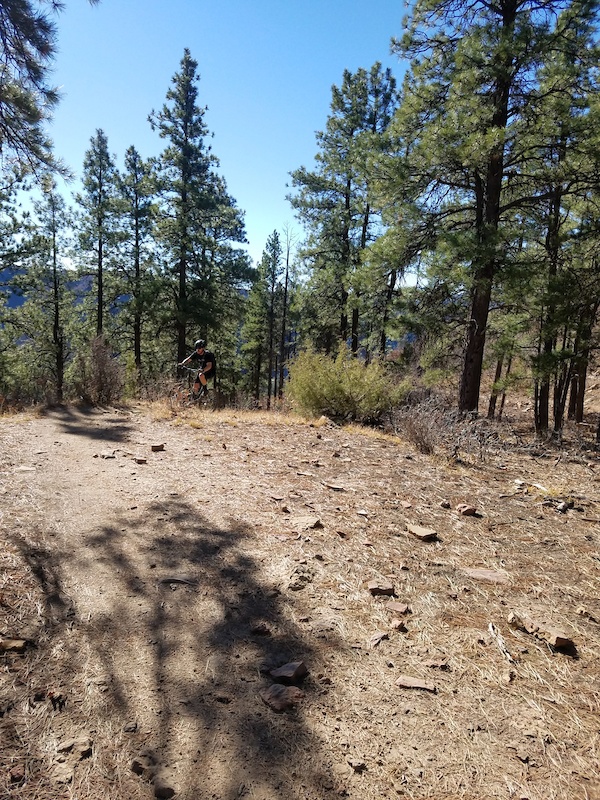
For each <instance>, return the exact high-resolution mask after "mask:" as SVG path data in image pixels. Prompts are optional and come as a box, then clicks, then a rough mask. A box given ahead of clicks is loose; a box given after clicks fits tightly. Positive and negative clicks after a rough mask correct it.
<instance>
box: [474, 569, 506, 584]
mask: <svg viewBox="0 0 600 800" xmlns="http://www.w3.org/2000/svg"><path fill="white" fill-rule="evenodd" d="M463 572H464V573H465V575H468V576H469V578H473V580H475V581H486V582H487V583H508V582H509V580H508V576H507V575H505V574H504V573H502V572H498V570H495V569H484V568H482V567H465V568H464V569H463Z"/></svg>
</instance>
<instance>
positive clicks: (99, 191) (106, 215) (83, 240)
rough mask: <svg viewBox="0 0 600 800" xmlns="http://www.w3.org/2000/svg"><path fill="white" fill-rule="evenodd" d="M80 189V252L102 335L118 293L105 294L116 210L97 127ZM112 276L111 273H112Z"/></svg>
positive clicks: (112, 177)
mask: <svg viewBox="0 0 600 800" xmlns="http://www.w3.org/2000/svg"><path fill="white" fill-rule="evenodd" d="M82 184H83V191H82V193H81V194H79V195H78V196H77V202H78V203H79V205H80V207H81V208H82V211H83V213H82V216H81V218H80V220H79V222H80V234H79V239H80V244H81V249H82V251H83V252H87V253H89V254H90V257H89V260H88V263H87V266H88V267H89V269H90V271H91V274H93V275H94V277H95V281H96V336H97V337H100V336H102V334H103V332H104V326H105V316H106V311H107V307H111V306H112V303H113V302H114V300H115V298H116V297H117V296H118V294H119V291H118V289H114V288H113V289H112V291H111V292H109V296H108V298H107V295H106V292H105V288H106V287H105V283H106V278H107V276H108V277H109V278H110V276H109V269H110V267H111V266H112V264H111V258H112V256H113V254H114V253H115V252H116V245H117V241H118V236H117V232H116V228H115V222H116V212H117V204H116V202H117V169H116V165H115V160H114V157H113V156H112V155H111V154H110V153H109V150H108V139H107V137H106V134H105V133H104V131H102V130H100V129H98V130H97V131H96V134H95V136H93V137H92V138H91V139H90V148H89V150H88V151H87V152H86V154H85V159H84V162H83V180H82ZM113 277H114V274H113Z"/></svg>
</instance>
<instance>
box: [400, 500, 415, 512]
mask: <svg viewBox="0 0 600 800" xmlns="http://www.w3.org/2000/svg"><path fill="white" fill-rule="evenodd" d="M400 505H401V506H402V508H405V509H407V510H408V509H409V508H412V503H409V502H408V500H401V501H400Z"/></svg>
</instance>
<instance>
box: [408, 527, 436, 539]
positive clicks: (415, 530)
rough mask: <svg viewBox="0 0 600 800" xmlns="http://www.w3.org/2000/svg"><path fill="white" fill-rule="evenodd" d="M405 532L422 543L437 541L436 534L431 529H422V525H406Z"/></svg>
mask: <svg viewBox="0 0 600 800" xmlns="http://www.w3.org/2000/svg"><path fill="white" fill-rule="evenodd" d="M406 530H407V531H408V532H409V533H411V534H412V535H413V536H416V537H417V539H420V540H421V541H422V542H432V541H434V539H437V532H436V531H434V530H433V529H432V528H424V527H423V526H422V525H410V524H407V525H406Z"/></svg>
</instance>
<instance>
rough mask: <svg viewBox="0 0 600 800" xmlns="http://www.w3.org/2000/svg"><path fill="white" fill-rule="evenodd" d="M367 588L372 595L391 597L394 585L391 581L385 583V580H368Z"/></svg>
mask: <svg viewBox="0 0 600 800" xmlns="http://www.w3.org/2000/svg"><path fill="white" fill-rule="evenodd" d="M367 589H368V590H369V591H370V592H371V594H372V595H373V597H376V596H377V595H385V596H387V597H391V596H393V594H394V585H393V584H392V583H386V582H385V581H378V580H372V581H369V583H368V584H367Z"/></svg>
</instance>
